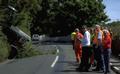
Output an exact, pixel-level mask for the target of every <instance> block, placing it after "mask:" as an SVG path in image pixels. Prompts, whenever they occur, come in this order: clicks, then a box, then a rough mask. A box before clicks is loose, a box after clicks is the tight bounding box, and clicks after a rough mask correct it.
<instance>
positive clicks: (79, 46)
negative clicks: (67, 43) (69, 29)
mask: <svg viewBox="0 0 120 74" xmlns="http://www.w3.org/2000/svg"><path fill="white" fill-rule="evenodd" d="M75 32H76V35H75V43H74V47H75V55H76V61H77V62H78V63H80V59H81V57H82V44H81V40H82V38H83V35H82V34H81V33H80V32H79V29H78V28H76V29H75Z"/></svg>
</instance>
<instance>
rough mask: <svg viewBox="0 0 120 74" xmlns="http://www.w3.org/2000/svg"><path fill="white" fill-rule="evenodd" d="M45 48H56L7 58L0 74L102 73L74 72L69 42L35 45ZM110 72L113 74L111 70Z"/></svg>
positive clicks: (96, 73) (73, 56)
mask: <svg viewBox="0 0 120 74" xmlns="http://www.w3.org/2000/svg"><path fill="white" fill-rule="evenodd" d="M41 47H42V50H43V51H44V48H45V49H49V50H51V49H54V48H55V49H56V50H57V54H54V55H53V54H49V55H40V56H35V57H30V58H24V59H15V60H7V61H6V62H4V63H1V64H0V74H103V73H101V72H95V71H91V72H76V70H75V69H76V68H77V67H78V64H76V62H75V54H74V51H73V50H72V46H71V45H70V44H56V45H55V44H54V45H52V44H47V45H37V48H40V50H41ZM110 74H115V73H114V72H113V71H112V70H111V73H110Z"/></svg>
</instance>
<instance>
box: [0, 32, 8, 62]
mask: <svg viewBox="0 0 120 74" xmlns="http://www.w3.org/2000/svg"><path fill="white" fill-rule="evenodd" d="M9 51H10V46H9V44H8V43H7V39H6V36H4V34H3V33H2V32H1V31H0V62H2V61H4V60H6V59H7V58H8V55H9Z"/></svg>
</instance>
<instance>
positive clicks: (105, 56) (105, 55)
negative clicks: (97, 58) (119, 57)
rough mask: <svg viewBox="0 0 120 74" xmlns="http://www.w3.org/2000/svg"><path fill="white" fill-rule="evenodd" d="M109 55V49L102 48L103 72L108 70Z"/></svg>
mask: <svg viewBox="0 0 120 74" xmlns="http://www.w3.org/2000/svg"><path fill="white" fill-rule="evenodd" d="M110 56H111V49H104V50H103V55H102V58H103V66H104V72H109V71H110V65H109V63H110Z"/></svg>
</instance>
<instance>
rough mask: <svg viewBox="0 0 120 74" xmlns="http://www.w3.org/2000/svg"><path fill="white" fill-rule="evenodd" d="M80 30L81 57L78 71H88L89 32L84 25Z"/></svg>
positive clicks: (89, 52) (89, 53)
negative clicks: (81, 34)
mask: <svg viewBox="0 0 120 74" xmlns="http://www.w3.org/2000/svg"><path fill="white" fill-rule="evenodd" d="M82 31H83V33H84V36H83V39H82V58H81V63H80V66H79V68H77V70H78V71H88V70H89V68H90V63H89V59H90V57H91V48H90V33H89V31H88V30H87V27H86V26H83V27H82Z"/></svg>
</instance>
